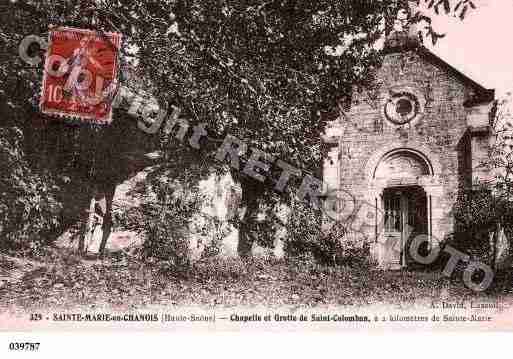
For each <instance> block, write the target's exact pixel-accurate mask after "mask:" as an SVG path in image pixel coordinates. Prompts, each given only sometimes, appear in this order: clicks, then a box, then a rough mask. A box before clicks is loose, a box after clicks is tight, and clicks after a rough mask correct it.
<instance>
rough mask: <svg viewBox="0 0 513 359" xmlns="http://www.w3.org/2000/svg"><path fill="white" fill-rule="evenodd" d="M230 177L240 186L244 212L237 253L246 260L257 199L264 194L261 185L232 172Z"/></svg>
mask: <svg viewBox="0 0 513 359" xmlns="http://www.w3.org/2000/svg"><path fill="white" fill-rule="evenodd" d="M232 177H233V178H234V180H235V181H237V182H238V183H239V184H240V186H241V189H242V196H241V207H242V209H243V211H244V215H243V217H242V219H241V221H240V225H239V243H238V246H237V252H238V254H239V256H240V257H241V258H247V257H249V256H251V248H252V246H253V241H254V237H253V235H252V233H251V228H252V227H253V224H254V223H255V221H256V219H257V215H258V209H259V198H260V197H261V195H262V194H263V193H264V188H263V184H262V183H260V182H258V181H256V180H254V179H251V178H248V177H246V176H244V175H240V174H239V173H233V172H232Z"/></svg>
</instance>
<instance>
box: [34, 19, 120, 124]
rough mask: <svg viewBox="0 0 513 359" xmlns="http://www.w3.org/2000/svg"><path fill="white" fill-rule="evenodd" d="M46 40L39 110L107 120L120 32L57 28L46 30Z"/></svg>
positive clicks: (83, 118)
mask: <svg viewBox="0 0 513 359" xmlns="http://www.w3.org/2000/svg"><path fill="white" fill-rule="evenodd" d="M48 43H49V46H48V51H47V56H46V60H45V68H44V76H43V88H42V93H41V100H40V104H39V105H40V108H41V111H42V112H43V113H45V114H49V115H58V116H65V117H72V118H79V119H82V120H86V121H88V122H94V123H100V124H106V123H110V122H111V120H112V102H113V98H114V95H115V92H116V89H117V81H118V79H117V74H118V67H119V48H120V44H121V34H119V33H112V32H108V33H104V32H97V31H92V30H83V29H74V28H67V27H61V28H56V29H54V30H51V31H50V34H49V42H48Z"/></svg>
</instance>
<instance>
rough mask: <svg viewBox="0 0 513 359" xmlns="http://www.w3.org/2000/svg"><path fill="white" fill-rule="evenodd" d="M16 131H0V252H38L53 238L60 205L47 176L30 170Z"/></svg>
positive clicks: (3, 129) (6, 129) (52, 183)
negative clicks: (0, 165)
mask: <svg viewBox="0 0 513 359" xmlns="http://www.w3.org/2000/svg"><path fill="white" fill-rule="evenodd" d="M22 140H23V135H22V132H21V130H20V129H18V128H16V127H11V128H0V163H2V165H3V169H2V171H1V172H0V238H1V241H0V249H11V250H38V249H39V248H40V247H41V246H42V245H44V244H46V243H48V242H49V241H50V240H52V239H54V238H55V235H56V232H57V229H58V227H59V224H60V214H61V209H62V205H61V204H60V203H59V202H58V200H57V194H58V191H59V188H58V187H57V185H56V183H55V181H54V180H53V178H52V177H51V176H50V175H49V174H48V173H38V172H35V171H34V170H32V169H31V168H30V166H29V164H28V162H27V161H26V159H25V156H24V153H23V151H22Z"/></svg>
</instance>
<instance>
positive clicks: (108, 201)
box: [99, 182, 116, 258]
mask: <svg viewBox="0 0 513 359" xmlns="http://www.w3.org/2000/svg"><path fill="white" fill-rule="evenodd" d="M102 190H103V194H104V196H105V213H104V214H103V224H102V241H101V243H100V250H99V255H100V258H103V256H104V254H105V247H106V246H107V240H108V239H109V236H110V233H111V231H112V202H113V200H114V193H115V192H116V183H114V182H111V183H107V184H105V185H104V187H103V189H102Z"/></svg>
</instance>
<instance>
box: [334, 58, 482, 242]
mask: <svg viewBox="0 0 513 359" xmlns="http://www.w3.org/2000/svg"><path fill="white" fill-rule="evenodd" d="M401 91H405V92H408V93H412V94H414V97H416V98H417V99H418V112H419V115H418V116H416V117H415V118H414V119H413V120H411V121H410V122H408V123H405V124H397V123H393V122H392V121H390V120H389V119H388V118H387V117H386V116H385V111H384V108H385V105H386V103H387V101H389V99H390V97H391V95H392V94H393V93H398V92H401ZM474 92H475V89H474V88H473V87H472V84H468V83H465V81H462V80H461V79H460V78H458V75H457V74H456V75H455V74H454V73H451V71H448V70H447V69H446V68H444V67H443V66H440V65H439V64H438V63H436V62H433V61H431V60H430V59H429V58H426V57H425V56H423V55H422V54H421V53H419V52H417V51H415V50H411V51H406V52H398V53H391V54H388V55H386V57H385V58H384V62H383V65H382V67H381V68H380V69H379V70H377V71H376V74H375V83H374V86H373V87H372V88H366V89H362V88H358V87H355V88H354V89H353V97H352V102H351V108H350V110H349V111H348V112H346V113H345V114H344V115H343V116H342V115H341V116H340V118H339V119H338V120H337V121H335V122H334V123H332V124H331V125H330V127H329V129H328V131H327V136H329V135H330V133H337V134H342V135H339V136H333V137H332V138H331V141H332V142H333V138H338V143H337V144H338V146H337V147H336V148H335V149H333V150H332V151H331V154H336V155H337V156H338V158H339V163H338V166H339V171H338V173H336V172H335V171H333V169H332V168H329V167H330V166H326V169H328V171H325V172H326V174H327V175H328V176H327V177H326V176H325V181H326V182H327V183H329V184H332V183H338V184H339V185H340V187H339V188H342V189H345V190H347V191H349V192H350V193H352V194H353V196H354V197H355V198H356V199H357V200H358V201H366V202H367V203H369V204H370V205H374V204H375V202H376V199H377V198H379V196H380V193H378V192H379V191H380V190H381V189H380V188H379V187H378V188H376V186H375V184H374V183H373V171H374V169H375V166H376V165H377V164H378V163H379V160H380V156H382V155H384V154H385V153H386V151H388V150H393V149H397V148H405V149H410V150H414V151H418V152H419V153H422V154H423V155H424V156H425V157H426V159H427V161H428V162H429V163H430V165H431V166H432V169H433V172H434V173H433V176H431V178H426V181H424V182H425V183H424V184H423V187H424V189H425V190H426V192H427V194H428V196H431V201H432V234H433V236H435V237H437V238H438V239H440V240H441V239H443V238H444V237H445V236H446V235H448V234H450V233H451V232H452V230H453V225H454V223H453V217H452V216H451V210H452V207H453V204H454V199H455V196H456V194H457V191H458V189H459V188H461V187H462V186H464V185H468V184H469V182H468V181H467V179H468V178H469V176H471V174H472V168H471V167H472V166H475V162H476V161H475V159H472V158H471V154H472V151H471V150H472V149H474V148H479V151H480V153H481V155H482V153H483V151H485V150H486V148H487V138H486V137H481V138H480V139H479V142H476V141H475V140H474V141H473V140H472V139H471V137H472V135H471V134H469V131H467V128H468V124H467V112H468V109H467V108H466V107H465V105H464V104H465V103H466V102H467V101H468V100H469V99H471V98H472V96H473V95H474ZM335 176H336V177H337V178H335ZM368 235H369V236H372V235H374V234H373V233H372V231H371V230H369V231H368Z"/></svg>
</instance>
